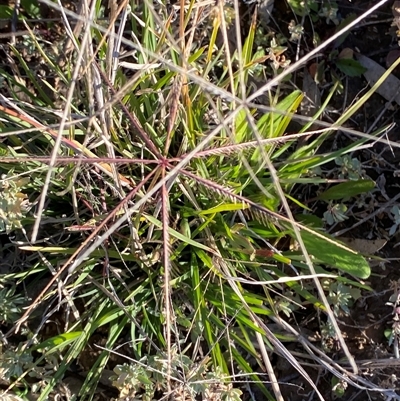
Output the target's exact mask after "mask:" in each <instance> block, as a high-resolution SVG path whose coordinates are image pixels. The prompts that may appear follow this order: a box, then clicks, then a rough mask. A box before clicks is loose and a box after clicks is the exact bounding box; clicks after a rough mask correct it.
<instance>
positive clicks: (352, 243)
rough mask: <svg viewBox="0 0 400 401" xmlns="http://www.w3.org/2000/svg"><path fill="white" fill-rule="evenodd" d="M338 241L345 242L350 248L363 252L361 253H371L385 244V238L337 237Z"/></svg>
mask: <svg viewBox="0 0 400 401" xmlns="http://www.w3.org/2000/svg"><path fill="white" fill-rule="evenodd" d="M337 239H338V240H339V241H341V242H343V243H345V244H346V245H347V246H349V247H350V248H351V249H354V250H355V251H357V252H359V253H361V254H363V255H373V254H375V253H376V252H378V251H379V250H380V249H382V248H383V247H384V246H385V245H386V242H387V241H386V240H385V239H374V240H369V239H360V238H347V237H338V238H337Z"/></svg>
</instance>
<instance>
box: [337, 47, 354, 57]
mask: <svg viewBox="0 0 400 401" xmlns="http://www.w3.org/2000/svg"><path fill="white" fill-rule="evenodd" d="M353 55H354V50H353V49H350V48H349V47H345V48H344V49H343V50H342V51H341V52H340V53H339V55H338V58H339V59H343V58H351V59H352V58H353Z"/></svg>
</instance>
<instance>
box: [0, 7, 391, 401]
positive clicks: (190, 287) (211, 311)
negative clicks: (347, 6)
mask: <svg viewBox="0 0 400 401" xmlns="http://www.w3.org/2000/svg"><path fill="white" fill-rule="evenodd" d="M313 3H314V2H313ZM383 3H384V2H383V1H381V2H380V3H379V4H377V5H376V7H374V8H372V9H371V10H369V11H368V13H367V14H366V15H368V14H369V13H372V12H373V11H374V9H376V8H378V7H379V5H380V4H383ZM41 4H42V3H41ZM43 4H46V5H47V6H48V7H50V8H51V9H53V10H54V12H55V13H56V14H57V15H59V16H62V21H63V31H62V32H63V34H64V35H65V34H66V35H67V36H68V41H67V44H68V46H67V44H66V42H65V41H61V38H59V41H56V42H55V43H53V44H52V45H51V46H50V45H49V41H48V40H46V38H45V37H44V36H43V35H42V34H41V33H40V32H37V31H35V29H34V26H33V25H31V24H30V23H29V21H24V25H25V28H26V30H27V32H28V33H27V34H26V35H25V36H24V42H25V43H28V44H29V47H27V48H21V46H18V45H17V44H14V45H13V46H10V47H9V49H10V51H11V52H12V54H11V55H10V56H11V57H12V59H13V60H16V61H15V64H14V65H13V71H12V73H10V72H9V70H2V69H0V76H1V77H2V82H3V84H2V85H3V89H4V91H3V92H4V93H5V95H2V97H1V104H2V105H1V108H0V113H1V114H0V116H1V119H0V131H1V135H2V137H3V141H2V143H1V144H0V150H1V158H0V169H1V171H2V173H3V176H2V178H1V182H0V183H1V186H2V191H1V193H0V200H1V208H0V213H1V216H0V218H1V221H2V226H1V229H2V231H3V232H4V233H5V234H6V235H7V236H8V237H9V238H12V241H11V242H8V244H7V246H6V247H5V248H4V249H5V250H4V252H5V253H6V254H11V255H14V260H13V262H12V263H11V268H9V269H8V270H7V271H6V272H5V273H4V274H2V275H1V281H0V285H1V288H2V289H1V290H0V302H1V305H2V310H1V312H0V313H1V323H2V327H4V328H5V329H6V330H4V333H3V334H4V335H3V341H4V345H3V349H4V350H3V351H2V353H1V355H0V371H1V372H2V376H3V377H4V378H6V380H7V383H8V386H9V390H10V391H13V392H17V393H18V394H19V396H20V397H24V394H25V395H26V394H28V393H35V394H37V396H38V398H37V399H38V400H40V401H42V400H46V399H49V397H54V394H55V393H56V392H60V391H61V388H62V386H63V381H64V380H65V378H66V377H68V374H69V373H68V372H70V371H71V370H72V369H74V368H76V366H79V367H80V368H81V369H83V371H84V373H85V375H84V376H83V379H82V384H81V386H80V388H79V389H78V390H77V391H76V392H73V391H72V392H71V390H68V391H69V393H68V391H67V390H66V395H65V397H67V398H68V399H74V400H75V399H80V400H91V399H94V397H95V394H96V392H97V391H98V389H99V383H100V382H103V380H104V378H105V375H106V373H107V372H110V371H111V370H113V374H112V378H111V379H110V380H109V385H110V386H111V385H113V386H114V388H115V389H116V394H115V395H114V397H115V399H118V400H123V399H132V400H149V401H150V400H155V399H162V397H167V396H172V397H173V399H182V400H191V399H196V397H198V396H200V395H201V396H202V397H203V398H202V399H206V400H222V399H223V400H241V399H242V397H243V393H244V392H245V391H248V392H249V394H252V393H253V392H254V391H257V392H259V394H260V397H261V394H262V397H264V399H267V400H271V401H272V400H283V396H282V392H281V385H282V383H280V382H279V380H278V379H277V377H276V373H275V368H274V362H273V355H274V354H277V355H279V356H280V357H281V358H284V359H285V360H286V361H287V362H288V363H289V364H290V365H291V366H292V367H293V368H294V369H295V370H296V371H297V372H298V373H300V374H301V375H302V376H303V377H304V383H308V384H309V385H311V386H312V388H313V391H315V398H314V399H321V400H322V399H324V396H323V395H322V394H321V392H320V389H318V387H317V386H316V385H315V383H314V380H313V379H312V378H310V376H309V371H307V370H305V368H304V366H303V365H302V362H303V361H304V358H305V357H304V356H302V357H298V356H297V355H294V354H293V353H291V351H289V349H288V347H287V345H286V344H287V342H293V341H297V342H299V344H301V346H302V347H303V351H304V354H307V355H308V357H311V358H312V359H313V360H314V361H317V362H318V363H319V364H320V365H321V366H323V367H324V369H326V370H328V371H329V373H330V374H331V375H332V376H333V377H335V378H337V379H338V380H339V381H340V383H342V382H344V381H345V382H347V383H350V384H353V385H359V384H362V385H363V386H365V387H367V388H371V389H375V388H376V385H374V384H373V383H370V382H368V381H367V380H365V379H363V378H362V377H361V376H359V375H358V371H357V366H356V363H355V362H354V358H353V356H352V355H351V353H350V351H349V350H348V348H347V344H346V341H345V339H344V338H343V336H342V334H341V331H340V328H339V325H338V323H337V317H338V315H339V314H340V313H341V311H344V312H346V311H347V310H348V305H349V304H351V302H353V301H354V300H355V298H356V295H355V294H359V293H360V291H361V290H364V291H368V290H369V287H368V283H367V282H365V280H366V279H368V277H369V275H370V267H369V264H368V262H367V260H366V259H365V257H364V256H363V255H360V254H358V253H357V252H356V251H354V250H352V249H350V248H349V247H348V246H347V245H345V244H343V243H341V242H340V241H338V240H336V239H335V238H334V237H333V236H330V235H329V234H328V233H327V221H328V222H331V223H334V222H339V221H341V219H342V221H343V220H344V219H345V217H346V210H345V209H343V207H342V206H340V205H342V204H343V202H342V201H343V200H346V199H349V198H354V197H358V196H359V195H361V194H364V193H367V192H369V191H371V190H373V188H374V186H375V184H374V182H373V181H372V180H371V179H369V178H368V177H366V176H352V177H350V178H349V176H348V175H347V176H344V177H339V175H338V177H336V178H327V176H326V174H325V173H324V169H325V168H328V167H327V166H332V164H334V162H335V160H336V161H337V160H343V158H344V157H347V156H351V155H352V154H353V153H354V152H355V151H356V150H358V149H360V147H362V146H368V145H369V143H371V142H379V141H383V140H384V139H382V135H383V133H384V132H385V130H386V129H387V127H382V128H380V129H378V130H376V131H375V132H373V133H370V134H369V135H367V134H363V133H360V132H357V131H355V130H352V129H350V128H346V126H345V123H346V122H348V121H349V119H350V118H351V117H352V116H353V115H354V113H355V112H356V111H357V110H358V109H359V108H360V107H362V105H363V104H364V103H365V102H366V101H367V100H368V98H369V97H370V96H371V94H372V93H373V92H374V90H375V89H376V88H372V89H371V90H370V91H367V92H366V93H365V94H364V95H362V96H360V97H359V99H358V100H356V101H355V102H354V103H353V104H352V106H351V107H349V108H348V109H346V110H344V112H343V113H342V115H341V117H340V118H339V119H337V121H336V122H335V123H333V124H332V123H326V122H324V121H322V116H323V115H324V113H325V111H326V108H327V106H328V105H329V102H330V99H331V97H332V96H333V95H334V94H335V93H336V91H337V90H338V83H336V84H335V83H333V84H332V85H331V86H330V88H329V90H328V93H326V96H325V101H324V102H323V104H322V106H321V107H320V109H319V110H318V112H317V113H316V114H315V116H313V117H305V116H302V115H300V113H299V112H298V110H299V108H300V105H301V103H302V101H303V93H302V91H300V90H299V89H298V88H297V87H296V85H295V83H294V82H295V79H294V75H293V74H295V73H298V72H299V71H301V68H302V65H303V64H304V63H305V62H306V61H307V60H311V59H312V57H313V56H314V55H315V54H317V53H318V52H319V51H321V50H322V49H324V47H326V46H327V45H328V43H322V44H321V45H320V46H318V47H316V48H315V49H313V50H312V51H310V52H309V53H308V55H306V56H305V57H304V58H303V59H300V60H299V61H298V62H296V63H291V64H289V63H287V62H286V63H285V62H283V59H282V57H281V56H282V54H284V52H285V50H284V49H283V48H280V49H277V48H276V47H274V42H273V40H272V39H271V40H270V42H269V47H268V48H263V47H262V46H260V45H259V44H258V43H257V42H256V39H257V34H256V33H257V19H256V11H254V14H253V16H252V17H249V21H248V24H247V25H245V26H243V25H241V24H240V20H241V17H240V16H241V15H242V13H243V11H242V9H241V8H240V7H239V2H238V1H233V2H231V3H229V2H228V4H224V3H223V2H216V3H215V4H214V2H212V1H202V2H201V1H200V2H198V1H194V0H190V1H186V2H184V1H182V0H181V1H178V2H176V3H175V4H173V5H168V4H167V3H166V2H163V1H159V2H151V1H149V0H145V1H141V2H135V1H131V2H130V3H128V1H127V0H124V1H122V2H121V3H120V4H117V3H114V2H112V1H110V3H109V4H107V6H106V5H105V4H104V2H101V1H99V0H97V1H93V2H92V3H89V2H83V3H82V4H83V5H82V7H81V13H80V14H77V13H76V12H72V11H69V10H68V9H66V8H60V6H59V4H58V3H53V2H47V1H43ZM313 12H314V11H313ZM366 15H363V16H362V18H364V17H365V16H366ZM360 19H361V17H360ZM72 21H74V24H72ZM356 21H357V20H354V21H353V22H352V23H351V24H348V25H347V26H346V27H345V28H343V29H344V30H350V29H351V26H354V25H355V24H356V23H357V22H356ZM352 24H353V25H352ZM126 32H129V34H128V35H127V34H126ZM342 33H343V32H342ZM338 36H340V34H339V33H338ZM49 49H51V51H50V50H49ZM27 53H28V55H30V56H31V57H38V58H39V59H41V60H43V62H44V63H45V66H46V74H45V76H41V75H40V73H39V72H38V71H32V70H31V68H30V67H29V65H28V63H27V62H26V61H25V60H26V59H27V57H28V55H27ZM394 68H395V66H392V68H391V69H390V70H389V71H388V73H387V74H389V73H390V72H391V71H392V70H393V69H394ZM271 75H272V78H269V80H268V81H266V82H265V84H262V85H260V86H259V88H258V89H256V90H253V83H254V82H255V81H256V82H259V81H260V79H263V78H262V77H266V76H271ZM384 78H385V77H382V80H383V79H384ZM261 95H264V96H263V99H264V98H265V99H268V101H267V102H263V103H261V101H260V99H261V97H260V96H261ZM293 122H300V124H301V128H300V129H299V130H298V132H291V131H290V130H289V128H288V127H290V126H291V124H293ZM311 127H312V130H311ZM315 127H317V128H315ZM339 130H340V132H347V133H348V134H350V135H351V136H352V138H353V139H352V141H351V142H349V143H348V144H347V146H345V147H343V148H341V149H338V150H334V151H333V150H330V148H329V146H327V144H329V141H331V139H332V137H334V136H337V135H339V133H338V132H339ZM341 158H342V159H341ZM342 166H343V163H342ZM316 185H317V186H318V191H316V189H315V186H316ZM310 191H311V192H310ZM312 191H314V192H312ZM310 193H314V195H315V197H316V199H317V200H318V202H320V203H319V204H324V202H325V205H326V211H327V214H326V215H325V220H324V219H323V218H322V215H321V214H318V213H317V212H316V211H315V210H313V209H312V207H310V205H309V204H308V203H307V200H308V198H307V196H308V195H307V194H310ZM314 195H313V196H314ZM21 294H25V295H24V296H25V297H29V298H30V299H29V300H26V299H25V301H24V296H22V295H21ZM22 306H24V308H22ZM346 308H347V309H346ZM301 313H303V314H307V313H308V314H314V315H315V316H318V318H319V319H320V322H321V326H320V332H322V331H323V329H324V330H325V331H324V333H327V334H325V337H324V338H323V339H322V340H320V342H319V344H318V345H316V344H315V343H312V342H311V340H310V339H309V338H308V336H307V335H306V334H305V333H304V331H303V330H302V329H300V328H299V327H297V326H296V325H295V320H296V316H298V314H301ZM16 333H18V335H17V334H16ZM329 338H331V339H334V340H335V341H337V342H338V344H340V350H341V352H342V354H343V357H344V358H346V360H347V361H348V364H349V365H348V366H349V368H348V369H345V368H342V367H341V366H339V365H338V364H336V363H335V362H334V361H333V360H332V359H331V357H330V356H329V353H328V352H329V345H327V344H328V343H329V341H328V339H329ZM324 347H325V348H324ZM325 353H327V354H325ZM260 372H263V373H260ZM126 397H130V398H126ZM253 399H256V398H253ZM258 399H261V398H258Z"/></svg>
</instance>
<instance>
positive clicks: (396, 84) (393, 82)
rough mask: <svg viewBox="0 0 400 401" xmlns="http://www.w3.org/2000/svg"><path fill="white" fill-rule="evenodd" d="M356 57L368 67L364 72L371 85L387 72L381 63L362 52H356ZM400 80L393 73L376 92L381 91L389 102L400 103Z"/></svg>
mask: <svg viewBox="0 0 400 401" xmlns="http://www.w3.org/2000/svg"><path fill="white" fill-rule="evenodd" d="M356 58H357V60H358V61H359V63H360V64H361V65H362V66H363V67H364V68H366V71H365V73H364V77H365V79H366V80H367V81H368V83H369V85H370V86H373V85H375V84H376V83H377V82H378V81H379V79H380V78H381V77H382V75H383V74H384V73H385V72H386V70H385V68H383V67H382V66H381V65H380V64H378V63H377V62H375V61H374V60H372V59H370V58H369V57H366V56H363V55H361V54H356ZM399 88H400V80H399V79H398V78H396V77H395V76H394V75H393V74H390V75H389V76H388V77H387V78H386V79H385V81H383V82H382V84H381V85H380V86H379V87H378V88H377V90H376V92H377V93H379V94H380V95H381V96H382V97H383V98H385V99H386V100H387V101H388V102H396V103H397V104H398V105H400V92H399Z"/></svg>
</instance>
